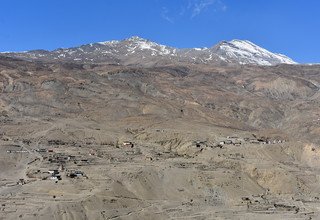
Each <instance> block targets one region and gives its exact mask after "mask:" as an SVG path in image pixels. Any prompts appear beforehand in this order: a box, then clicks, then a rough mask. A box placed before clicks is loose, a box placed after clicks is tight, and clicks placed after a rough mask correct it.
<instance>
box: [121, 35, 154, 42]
mask: <svg viewBox="0 0 320 220" xmlns="http://www.w3.org/2000/svg"><path fill="white" fill-rule="evenodd" d="M125 40H127V41H149V40H147V39H144V38H142V37H139V36H132V37H129V38H127V39H125Z"/></svg>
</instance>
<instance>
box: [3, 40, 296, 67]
mask: <svg viewBox="0 0 320 220" xmlns="http://www.w3.org/2000/svg"><path fill="white" fill-rule="evenodd" d="M1 54H3V55H6V56H9V57H14V58H21V59H26V60H45V61H48V60H49V61H67V62H85V63H110V64H121V65H143V66H152V65H156V64H157V63H158V62H165V63H168V62H184V63H201V64H236V65H237V64H240V65H245V64H251V65H262V66H272V65H278V64H297V63H296V62H295V61H293V60H292V59H290V58H289V57H287V56H285V55H282V54H278V53H272V52H270V51H268V50H266V49H264V48H262V47H259V46H258V45H256V44H254V43H252V42H250V41H248V40H238V39H235V40H231V41H221V42H219V43H218V44H216V45H214V46H212V47H210V48H207V47H203V48H175V47H171V46H166V45H163V44H158V43H156V42H154V41H151V40H148V39H144V38H141V37H138V36H133V37H130V38H126V39H124V40H120V41H119V40H112V41H103V42H97V43H89V44H84V45H80V46H77V47H70V48H58V49H55V50H52V51H49V50H42V49H38V50H30V51H23V52H3V53H1Z"/></svg>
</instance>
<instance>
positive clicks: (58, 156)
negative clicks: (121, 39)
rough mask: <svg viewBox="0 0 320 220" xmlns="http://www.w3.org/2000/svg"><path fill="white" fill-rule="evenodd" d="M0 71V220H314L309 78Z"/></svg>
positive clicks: (227, 71) (71, 68) (226, 71)
mask: <svg viewBox="0 0 320 220" xmlns="http://www.w3.org/2000/svg"><path fill="white" fill-rule="evenodd" d="M0 61H1V62H0V73H1V75H2V78H1V83H0V88H1V91H2V93H1V96H0V98H1V99H0V110H1V111H0V112H1V115H0V119H1V120H0V125H1V127H0V131H1V140H0V151H1V152H0V209H1V210H0V219H14V220H16V219H55V220H58V219H76V220H81V219H319V218H320V148H319V140H320V139H319V134H320V130H319V123H320V122H319V120H320V119H319V109H320V105H319V97H320V96H319V67H299V66H297V67H287V66H284V67H273V68H258V67H241V68H240V67H232V68H231V67H228V68H227V67H225V68H213V67H210V68H209V67H203V66H200V67H189V66H188V67H187V66H184V67H181V66H180V67H172V66H170V67H161V68H160V67H157V68H153V69H133V68H128V67H115V66H104V65H96V66H95V65H92V66H85V65H84V66H79V65H71V64H68V65H67V64H63V65H58V64H43V63H28V62H22V61H17V60H0ZM130 142H131V143H130Z"/></svg>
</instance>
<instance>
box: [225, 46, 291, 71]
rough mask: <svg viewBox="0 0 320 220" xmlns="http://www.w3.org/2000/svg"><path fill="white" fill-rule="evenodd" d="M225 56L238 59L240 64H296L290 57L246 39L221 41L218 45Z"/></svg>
mask: <svg viewBox="0 0 320 220" xmlns="http://www.w3.org/2000/svg"><path fill="white" fill-rule="evenodd" d="M219 49H220V50H222V51H223V52H224V53H225V54H226V56H227V58H231V59H235V60H238V61H239V63H240V64H258V65H267V66H269V65H275V64H280V63H285V64H296V62H294V61H293V60H292V59H290V58H288V57H286V56H284V55H282V54H275V53H272V52H270V51H268V50H266V49H264V48H261V47H259V46H257V45H256V44H254V43H252V42H250V41H248V40H232V41H229V42H226V41H223V42H221V43H220V45H219Z"/></svg>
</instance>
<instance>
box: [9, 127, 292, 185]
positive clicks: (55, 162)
mask: <svg viewBox="0 0 320 220" xmlns="http://www.w3.org/2000/svg"><path fill="white" fill-rule="evenodd" d="M162 132H164V130H162ZM4 141H6V142H10V141H9V140H8V139H4ZM285 142H287V140H285V139H281V138H270V137H257V136H256V135H255V134H252V135H251V137H238V136H235V135H233V136H227V137H224V138H217V139H216V140H214V141H208V140H203V141H201V140H196V141H193V142H192V144H191V145H190V147H195V148H196V149H197V148H198V149H199V152H201V151H202V150H203V149H206V148H211V149H213V148H220V149H221V148H225V147H228V146H239V147H240V146H242V145H250V144H254V145H276V144H282V143H285ZM103 144H104V145H100V146H99V145H98V144H97V143H90V145H89V146H86V147H83V145H85V144H83V143H75V142H71V143H66V142H63V141H61V140H48V144H47V146H45V145H42V146H41V147H34V146H32V142H31V141H30V140H23V141H20V142H19V144H17V143H15V144H8V145H6V148H7V150H6V152H7V153H8V154H34V155H35V156H36V158H35V159H33V160H32V161H30V162H28V170H27V171H26V177H27V179H23V178H22V179H21V178H20V179H19V180H17V184H18V185H24V184H27V183H29V182H33V181H36V180H43V181H54V182H56V183H58V181H61V180H62V179H63V178H64V179H65V178H71V179H74V178H75V179H79V178H89V177H88V176H87V175H86V173H85V172H84V171H83V170H82V168H83V167H87V166H94V165H99V163H101V161H103V159H105V158H107V159H109V162H115V161H117V162H121V161H128V160H132V157H133V156H135V155H137V154H141V152H140V151H139V148H137V147H136V144H135V143H134V142H133V141H123V142H120V143H116V144H114V143H109V144H105V143H103ZM110 148H115V149H119V150H121V149H124V151H123V152H124V153H125V155H126V157H125V158H123V159H121V158H113V157H106V153H104V150H103V149H110ZM167 153H168V152H167ZM169 154H170V153H169ZM161 155H162V156H163V153H156V154H152V153H151V154H150V153H148V154H146V155H145V160H148V161H153V160H159V157H160V156H161ZM237 155H238V154H234V155H233V154H230V156H231V157H233V156H236V157H237ZM238 156H239V155H238ZM130 157H131V158H130ZM102 163H103V162H102Z"/></svg>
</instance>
